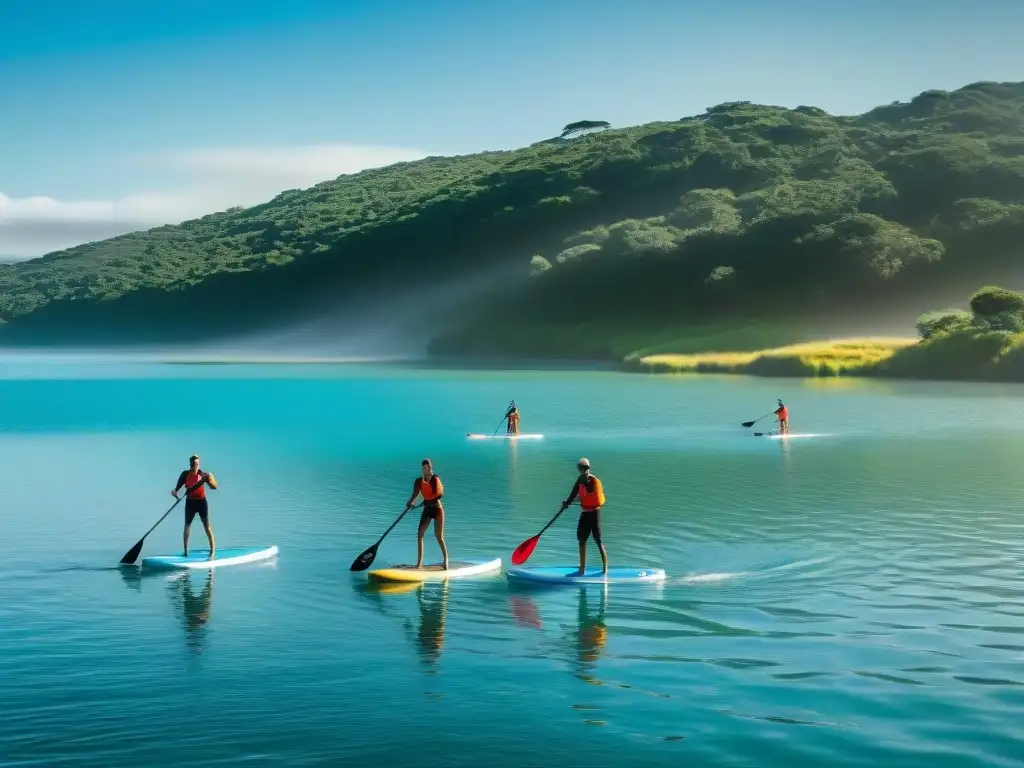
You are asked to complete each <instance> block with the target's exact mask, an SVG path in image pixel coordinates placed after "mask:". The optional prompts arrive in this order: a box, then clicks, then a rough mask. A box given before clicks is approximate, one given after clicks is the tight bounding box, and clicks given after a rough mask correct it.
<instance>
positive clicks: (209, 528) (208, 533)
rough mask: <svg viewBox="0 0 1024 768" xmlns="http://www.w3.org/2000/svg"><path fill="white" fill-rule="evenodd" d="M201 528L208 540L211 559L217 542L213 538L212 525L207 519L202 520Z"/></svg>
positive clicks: (215, 550)
mask: <svg viewBox="0 0 1024 768" xmlns="http://www.w3.org/2000/svg"><path fill="white" fill-rule="evenodd" d="M203 529H204V530H205V531H206V538H207V540H208V541H209V542H210V559H211V560H213V556H214V555H215V554H217V542H216V541H215V540H214V538H213V527H212V526H211V525H210V521H209V520H204V521H203Z"/></svg>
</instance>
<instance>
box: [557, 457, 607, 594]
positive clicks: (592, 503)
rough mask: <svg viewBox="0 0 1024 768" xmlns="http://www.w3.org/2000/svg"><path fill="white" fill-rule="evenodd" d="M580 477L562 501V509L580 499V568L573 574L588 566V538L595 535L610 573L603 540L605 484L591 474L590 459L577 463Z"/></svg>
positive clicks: (603, 567) (605, 572)
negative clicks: (602, 516) (602, 510)
mask: <svg viewBox="0 0 1024 768" xmlns="http://www.w3.org/2000/svg"><path fill="white" fill-rule="evenodd" d="M576 468H577V469H578V470H579V472H580V474H579V477H577V478H576V482H575V483H573V486H572V492H571V493H570V494H569V497H568V498H567V499H566V500H565V501H563V502H562V510H563V511H564V510H566V509H568V508H569V505H570V504H572V503H573V501H574V500H575V499H577V498H578V499H579V500H580V519H579V522H578V523H577V524H576V540H577V541H578V542H579V544H580V569H579V571H577V572H576V573H575V574H571V575H573V576H582V575H583V573H584V571H585V570H586V568H587V539H589V538H590V537H591V536H593V537H594V543H595V544H597V548H598V549H599V550H600V551H601V565H602V572H603V573H604V574H605V575H607V574H608V553H607V552H605V549H604V542H603V541H602V540H601V507H603V506H604V503H605V498H604V486H602V485H601V481H600V480H598V479H597V477H595V476H594V475H592V474H590V460H589V459H586V458H583V459H580V460H579V462H577V464H576Z"/></svg>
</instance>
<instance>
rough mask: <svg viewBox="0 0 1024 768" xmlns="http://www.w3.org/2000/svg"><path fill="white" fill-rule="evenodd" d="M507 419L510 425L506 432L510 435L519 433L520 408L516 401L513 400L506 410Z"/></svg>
mask: <svg viewBox="0 0 1024 768" xmlns="http://www.w3.org/2000/svg"><path fill="white" fill-rule="evenodd" d="M505 419H506V420H507V421H508V427H507V428H506V429H505V433H506V434H509V435H518V434H519V408H518V407H517V406H516V401H515V400H513V401H512V402H511V403H510V404H509V406H508V410H507V411H505Z"/></svg>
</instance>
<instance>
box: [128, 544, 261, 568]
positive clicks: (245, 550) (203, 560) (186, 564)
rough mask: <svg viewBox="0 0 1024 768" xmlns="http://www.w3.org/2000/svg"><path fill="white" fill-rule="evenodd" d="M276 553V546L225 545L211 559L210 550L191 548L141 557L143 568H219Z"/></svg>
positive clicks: (252, 561) (255, 560) (254, 560)
mask: <svg viewBox="0 0 1024 768" xmlns="http://www.w3.org/2000/svg"><path fill="white" fill-rule="evenodd" d="M276 554H277V546H276V545H271V546H269V547H226V548H224V549H218V550H217V553H216V555H214V558H213V560H211V559H210V550H208V549H193V550H192V551H191V552H189V553H188V557H185V556H184V555H153V556H152V557H144V558H142V567H143V568H164V569H179V568H194V569H201V568H219V567H220V566H222V565H241V564H242V563H255V562H257V561H259V560H268V559H269V558H271V557H274V556H275V555H276Z"/></svg>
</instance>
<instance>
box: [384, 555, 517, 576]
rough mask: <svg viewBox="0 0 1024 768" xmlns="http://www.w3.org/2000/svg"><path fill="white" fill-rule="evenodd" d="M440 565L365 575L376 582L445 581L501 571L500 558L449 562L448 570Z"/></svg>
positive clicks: (408, 566) (402, 567)
mask: <svg viewBox="0 0 1024 768" xmlns="http://www.w3.org/2000/svg"><path fill="white" fill-rule="evenodd" d="M442 565H444V564H443V563H432V564H430V565H424V566H422V567H420V568H414V567H413V566H411V565H392V566H391V567H390V568H380V569H378V570H376V571H370V572H369V573H367V574H366V575H367V576H368V577H369V578H371V579H375V580H377V581H391V582H397V581H404V582H410V581H415V582H422V581H445V580H447V579H459V578H463V577H466V576H479V575H480V574H484V573H492V572H493V571H498V570H501V558H500V557H495V558H493V559H488V558H486V557H466V558H463V559H461V560H449V561H448V570H444V569H443V568H442V567H441V566H442Z"/></svg>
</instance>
